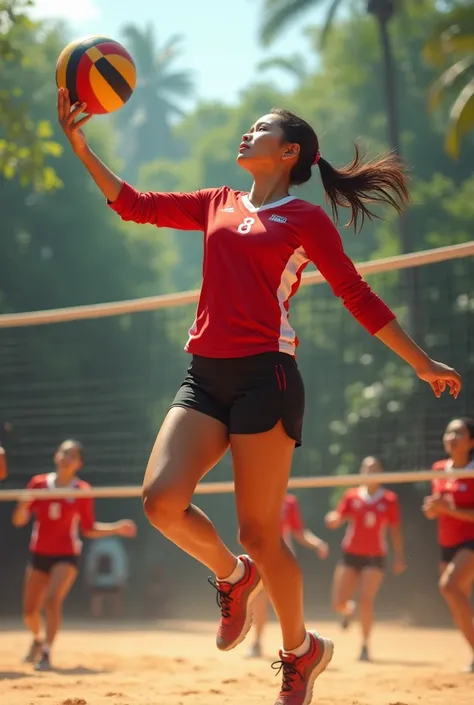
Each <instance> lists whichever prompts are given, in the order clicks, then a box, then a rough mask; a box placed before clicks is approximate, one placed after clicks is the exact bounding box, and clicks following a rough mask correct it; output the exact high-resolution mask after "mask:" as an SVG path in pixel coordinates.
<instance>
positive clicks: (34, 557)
mask: <svg viewBox="0 0 474 705" xmlns="http://www.w3.org/2000/svg"><path fill="white" fill-rule="evenodd" d="M57 563H69V565H73V566H74V567H75V568H77V566H78V563H79V557H78V556H44V555H42V554H40V553H30V565H31V567H32V568H34V569H35V570H40V571H41V572H42V573H48V574H49V573H50V572H51V568H53V567H54V566H55V565H56V564H57Z"/></svg>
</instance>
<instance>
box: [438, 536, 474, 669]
mask: <svg viewBox="0 0 474 705" xmlns="http://www.w3.org/2000/svg"><path fill="white" fill-rule="evenodd" d="M442 565H444V570H443V572H442V574H441V578H440V581H439V589H440V592H441V594H442V595H443V597H444V599H445V600H446V602H447V605H448V607H449V609H450V611H451V614H452V616H453V620H454V623H455V624H456V626H457V628H458V629H459V631H460V632H461V634H462V635H463V636H464V638H465V640H466V641H467V643H468V644H469V646H470V648H471V654H472V657H471V658H472V662H473V664H474V621H473V613H472V608H471V600H470V597H471V589H472V584H473V582H474V551H471V550H468V549H461V550H460V551H458V552H457V553H456V555H455V556H454V558H453V560H452V561H451V563H448V565H446V564H442Z"/></svg>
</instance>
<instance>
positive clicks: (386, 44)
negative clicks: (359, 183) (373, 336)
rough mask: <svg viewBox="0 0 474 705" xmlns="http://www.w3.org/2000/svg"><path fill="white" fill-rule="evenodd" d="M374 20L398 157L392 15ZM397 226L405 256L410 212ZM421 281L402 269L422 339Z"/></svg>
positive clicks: (412, 320)
mask: <svg viewBox="0 0 474 705" xmlns="http://www.w3.org/2000/svg"><path fill="white" fill-rule="evenodd" d="M369 11H370V10H369ZM375 18H376V20H377V25H378V28H379V37H380V46H381V48H382V57H383V72H384V84H385V95H386V111H387V127H388V139H389V144H390V146H391V148H392V149H394V150H395V151H396V152H397V153H398V154H399V155H401V150H400V125H399V118H398V100H397V85H396V74H395V67H394V61H393V52H392V46H391V41H390V34H389V31H388V23H389V21H390V19H391V13H387V14H383V13H380V14H379V13H377V14H375ZM397 225H398V232H399V237H400V245H401V250H402V253H403V254H405V253H407V252H410V251H411V250H412V249H413V247H412V245H413V243H412V242H411V239H410V227H409V219H408V213H406V212H405V213H402V215H401V216H400V217H399V218H398V222H397ZM418 280H419V277H418V272H417V270H416V268H414V267H412V268H408V269H404V270H403V272H402V282H403V287H404V292H405V296H406V301H407V305H408V320H407V325H408V330H409V332H410V333H411V334H412V335H415V334H416V336H417V337H418V339H419V338H420V336H421V335H422V330H421V321H422V312H421V307H420V300H419V296H418Z"/></svg>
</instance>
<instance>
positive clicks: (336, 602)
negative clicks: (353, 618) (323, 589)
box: [331, 597, 347, 614]
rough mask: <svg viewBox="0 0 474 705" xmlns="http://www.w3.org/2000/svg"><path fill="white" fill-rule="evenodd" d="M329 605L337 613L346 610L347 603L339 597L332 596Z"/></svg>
mask: <svg viewBox="0 0 474 705" xmlns="http://www.w3.org/2000/svg"><path fill="white" fill-rule="evenodd" d="M331 607H332V609H333V611H334V612H337V614H345V613H346V610H347V603H346V602H344V601H343V600H341V599H340V598H339V597H333V598H332V601H331Z"/></svg>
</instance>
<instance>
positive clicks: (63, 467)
mask: <svg viewBox="0 0 474 705" xmlns="http://www.w3.org/2000/svg"><path fill="white" fill-rule="evenodd" d="M54 463H55V465H56V468H57V469H58V472H67V473H76V472H77V471H78V470H79V469H80V468H81V467H82V458H81V454H80V452H79V451H78V449H77V447H76V446H75V445H74V444H72V443H68V442H67V441H66V442H65V443H62V444H61V445H60V446H59V448H58V450H57V451H56V454H55V456H54Z"/></svg>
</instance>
